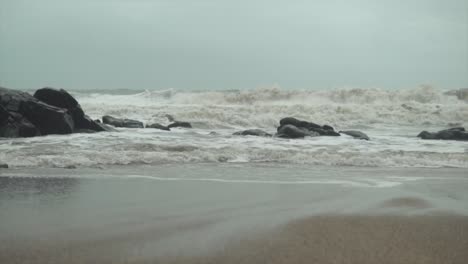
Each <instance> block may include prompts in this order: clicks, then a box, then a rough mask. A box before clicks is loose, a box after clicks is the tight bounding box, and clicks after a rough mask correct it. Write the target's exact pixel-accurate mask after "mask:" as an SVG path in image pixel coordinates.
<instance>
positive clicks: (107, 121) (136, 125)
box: [102, 115, 143, 128]
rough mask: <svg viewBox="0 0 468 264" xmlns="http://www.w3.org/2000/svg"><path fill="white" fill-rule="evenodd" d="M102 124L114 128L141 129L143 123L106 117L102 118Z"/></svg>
mask: <svg viewBox="0 0 468 264" xmlns="http://www.w3.org/2000/svg"><path fill="white" fill-rule="evenodd" d="M102 122H103V123H104V124H109V125H113V126H115V127H127V128H143V123H142V122H140V121H138V120H133V119H126V118H123V119H122V118H115V117H112V116H108V115H106V116H103V117H102Z"/></svg>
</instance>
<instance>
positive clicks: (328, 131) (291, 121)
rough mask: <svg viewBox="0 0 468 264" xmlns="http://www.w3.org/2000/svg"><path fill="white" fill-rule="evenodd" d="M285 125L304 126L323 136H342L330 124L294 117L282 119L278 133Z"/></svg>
mask: <svg viewBox="0 0 468 264" xmlns="http://www.w3.org/2000/svg"><path fill="white" fill-rule="evenodd" d="M285 125H293V126H295V127H297V128H304V129H307V130H309V131H313V132H316V133H318V134H319V135H321V136H340V134H339V133H337V132H336V131H335V130H334V129H333V127H331V126H329V125H324V126H320V125H317V124H315V123H312V122H307V121H302V120H299V119H296V118H294V117H286V118H283V119H281V120H280V126H279V127H278V129H277V131H278V133H279V131H280V130H281V128H282V127H283V126H285Z"/></svg>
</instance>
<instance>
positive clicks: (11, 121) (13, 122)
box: [0, 105, 41, 137]
mask: <svg viewBox="0 0 468 264" xmlns="http://www.w3.org/2000/svg"><path fill="white" fill-rule="evenodd" d="M39 135H41V132H40V131H39V129H37V128H36V127H35V126H34V125H33V124H31V122H29V120H28V119H26V118H25V117H23V116H22V115H20V114H18V113H11V114H10V113H9V112H7V111H6V109H5V108H3V106H1V105H0V137H34V136H39Z"/></svg>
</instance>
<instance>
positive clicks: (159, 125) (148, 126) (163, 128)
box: [146, 123, 171, 131]
mask: <svg viewBox="0 0 468 264" xmlns="http://www.w3.org/2000/svg"><path fill="white" fill-rule="evenodd" d="M146 128H156V129H160V130H166V131H171V130H170V129H169V128H168V127H167V126H164V125H161V124H159V123H154V124H151V125H147V126H146Z"/></svg>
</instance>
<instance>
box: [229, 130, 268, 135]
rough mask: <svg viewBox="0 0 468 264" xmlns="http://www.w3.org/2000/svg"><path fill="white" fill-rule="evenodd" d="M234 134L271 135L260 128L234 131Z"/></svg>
mask: <svg viewBox="0 0 468 264" xmlns="http://www.w3.org/2000/svg"><path fill="white" fill-rule="evenodd" d="M233 135H235V136H259V137H271V136H272V135H271V134H269V133H267V132H265V131H263V130H261V129H248V130H244V131H239V132H235V133H234V134H233Z"/></svg>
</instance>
